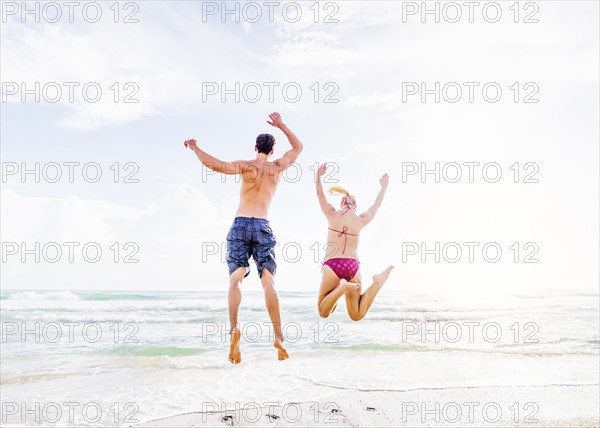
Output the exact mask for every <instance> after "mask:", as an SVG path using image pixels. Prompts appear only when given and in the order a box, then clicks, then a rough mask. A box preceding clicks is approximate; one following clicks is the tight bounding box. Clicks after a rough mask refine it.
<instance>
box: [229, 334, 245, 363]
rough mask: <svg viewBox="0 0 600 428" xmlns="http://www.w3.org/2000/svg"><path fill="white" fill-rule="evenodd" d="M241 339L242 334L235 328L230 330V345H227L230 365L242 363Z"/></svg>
mask: <svg viewBox="0 0 600 428" xmlns="http://www.w3.org/2000/svg"><path fill="white" fill-rule="evenodd" d="M241 337H242V333H240V331H239V330H238V329H237V328H235V329H233V330H231V344H230V345H229V361H231V364H239V363H241V362H242V353H241V352H240V338H241Z"/></svg>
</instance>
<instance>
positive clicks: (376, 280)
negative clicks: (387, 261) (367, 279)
mask: <svg viewBox="0 0 600 428" xmlns="http://www.w3.org/2000/svg"><path fill="white" fill-rule="evenodd" d="M392 269H394V266H391V265H390V266H388V268H387V269H386V270H384V271H383V272H381V273H378V274H377V275H373V284H376V285H378V286H380V287H381V286H382V285H383V283H384V282H385V281H387V279H388V276H390V272H391V271H392Z"/></svg>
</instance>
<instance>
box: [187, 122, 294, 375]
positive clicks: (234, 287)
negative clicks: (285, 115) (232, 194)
mask: <svg viewBox="0 0 600 428" xmlns="http://www.w3.org/2000/svg"><path fill="white" fill-rule="evenodd" d="M269 118H270V119H271V120H270V121H267V123H269V124H270V125H272V126H274V127H276V128H279V129H280V130H281V131H282V132H283V133H284V134H285V136H286V137H287V139H288V140H289V142H290V144H291V145H292V148H291V149H290V150H288V151H287V152H286V153H285V154H284V155H283V157H281V158H280V159H277V160H276V161H274V162H269V158H270V157H271V155H272V154H273V148H274V146H275V137H273V136H272V135H271V134H260V135H259V136H258V137H257V138H256V146H255V147H254V150H255V151H256V159H253V160H248V161H244V160H242V161H235V162H224V161H221V160H219V159H217V158H215V157H214V156H211V155H209V154H208V153H206V152H204V151H203V150H201V149H199V148H198V146H197V144H196V140H187V141H186V142H185V143H184V145H185V146H186V147H189V148H190V149H192V150H193V151H194V153H196V156H198V159H200V162H202V163H203V164H204V165H206V167H208V168H210V169H212V170H213V171H217V172H220V173H222V174H240V175H241V176H242V187H241V190H240V204H239V206H238V210H237V213H236V217H235V219H234V221H233V225H232V226H231V229H230V230H229V234H228V235H227V265H228V266H229V297H228V300H229V321H230V323H231V345H230V347H229V361H231V362H232V363H233V364H239V363H240V362H241V361H242V354H241V352H240V346H239V342H240V338H241V332H240V329H239V327H238V313H239V309H240V303H241V301H242V291H241V289H240V285H241V284H242V281H243V279H244V278H245V277H246V276H248V274H249V273H250V267H249V266H250V264H249V263H248V259H249V258H250V256H252V258H253V259H254V261H255V262H256V267H257V269H258V275H259V276H260V280H261V282H262V286H263V289H264V291H265V302H266V305H267V310H268V311H269V317H270V318H271V322H272V323H273V330H274V332H275V343H274V346H275V348H277V351H278V358H279V359H280V360H285V359H286V358H288V353H287V351H286V350H285V347H284V346H283V334H282V333H281V315H280V312H279V298H278V297H277V291H275V278H274V277H275V273H276V270H277V263H276V261H275V244H276V240H275V235H274V234H273V231H272V230H271V227H270V225H269V220H268V211H269V206H270V205H271V200H272V199H273V196H274V195H275V190H277V185H278V184H279V180H280V178H281V173H282V172H283V171H284V170H285V169H286V168H288V167H289V166H290V165H291V164H292V163H294V162H295V161H296V159H297V158H298V156H299V155H300V153H301V152H302V148H303V146H302V143H301V142H300V140H299V139H298V137H296V136H295V135H294V133H293V132H292V131H290V130H289V129H288V127H287V126H285V125H284V123H283V121H282V120H281V116H280V115H279V113H272V114H270V115H269Z"/></svg>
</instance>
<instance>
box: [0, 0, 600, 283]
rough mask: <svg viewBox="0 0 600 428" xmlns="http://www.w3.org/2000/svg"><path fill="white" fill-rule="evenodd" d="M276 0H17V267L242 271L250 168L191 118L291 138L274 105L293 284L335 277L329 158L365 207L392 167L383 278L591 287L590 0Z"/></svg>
mask: <svg viewBox="0 0 600 428" xmlns="http://www.w3.org/2000/svg"><path fill="white" fill-rule="evenodd" d="M275 3H276V4H273V5H271V4H270V3H269V2H239V3H227V5H226V6H224V4H223V3H222V2H193V1H181V2H166V1H138V2H120V3H117V5H118V7H114V6H113V7H112V8H111V7H109V6H110V5H111V4H113V2H111V3H110V4H109V3H99V4H97V5H94V4H92V5H89V4H88V3H85V2H82V3H80V5H79V6H78V7H76V8H75V9H74V10H69V8H68V6H67V5H65V3H64V2H56V3H54V4H55V5H57V6H53V7H49V6H46V4H45V3H35V2H31V3H30V4H29V7H31V10H32V11H33V12H30V13H25V12H26V11H23V10H21V7H22V6H21V2H2V24H1V25H2V28H1V42H0V48H1V54H0V72H1V73H0V74H1V81H2V102H1V104H0V108H1V109H2V110H1V131H0V132H1V133H0V137H1V151H0V154H1V158H2V159H1V160H2V183H1V190H2V192H1V213H0V214H1V240H2V274H1V280H2V288H3V289H68V290H190V291H219V290H221V291H224V290H226V289H227V284H228V277H227V266H226V264H225V263H224V259H225V252H224V248H225V247H224V245H225V236H226V235H227V231H228V229H229V227H230V225H231V223H232V221H233V217H234V215H235V211H236V208H237V196H238V192H239V182H236V178H235V177H233V176H228V177H225V178H224V177H221V176H218V175H214V174H212V173H211V172H210V171H208V170H206V168H204V167H202V165H201V164H200V163H199V161H198V160H197V158H196V157H195V156H194V154H193V153H192V152H191V151H189V150H187V149H185V148H184V147H183V141H184V140H186V139H189V138H195V139H197V141H198V145H199V147H201V148H202V149H203V150H205V151H207V152H209V153H211V154H213V155H215V156H217V157H218V158H220V159H223V160H236V159H250V158H253V157H254V155H255V154H254V141H255V138H256V136H257V135H258V134H260V133H264V132H271V133H273V135H275V137H276V139H277V145H276V148H275V157H277V156H278V155H281V154H283V153H284V152H285V151H286V150H287V147H289V145H288V143H287V141H286V138H285V136H284V135H283V134H282V133H281V132H280V131H279V130H277V129H275V128H272V127H271V126H270V125H268V124H267V123H266V120H267V119H268V117H267V116H268V114H269V113H271V112H273V111H278V112H280V113H281V115H282V117H283V120H284V122H285V123H286V124H287V125H288V126H289V128H290V129H292V131H294V132H295V133H296V135H298V137H299V138H300V139H301V140H302V142H303V144H304V146H305V149H304V151H303V153H302V155H301V157H300V158H299V159H298V162H297V164H296V165H295V166H294V167H292V168H290V169H289V170H288V171H287V173H286V175H285V176H284V177H283V179H282V182H281V184H280V186H279V189H278V191H277V194H276V197H275V199H274V201H273V204H272V206H271V210H270V220H271V223H272V226H273V230H274V233H275V235H276V237H277V239H278V242H279V245H278V247H277V253H276V254H277V260H278V265H279V267H278V272H277V288H278V289H279V290H282V291H307V292H310V291H315V293H316V291H317V290H318V286H319V281H320V275H321V261H322V258H323V255H324V248H325V244H326V242H325V238H326V228H327V222H326V220H325V217H324V216H323V214H322V213H321V211H320V210H319V205H318V202H317V198H316V195H315V190H314V168H315V166H316V165H318V164H319V163H322V162H328V163H329V164H330V165H331V174H330V175H329V176H328V177H327V182H326V183H325V186H326V187H328V186H331V185H334V184H336V185H342V186H345V187H347V188H348V189H349V190H350V191H351V192H352V193H353V194H354V195H356V197H357V201H358V205H359V207H358V208H359V211H360V210H361V209H364V210H366V209H367V208H368V207H369V206H370V205H371V204H372V203H373V201H374V199H375V197H376V195H377V193H378V191H379V178H380V177H381V175H382V174H384V173H388V174H389V175H390V186H389V190H388V192H387V195H386V198H385V201H384V203H383V206H382V208H381V210H380V211H379V213H378V215H377V217H376V219H375V220H374V221H373V223H371V224H370V225H369V226H368V227H367V228H366V229H365V230H364V231H363V233H362V236H361V243H360V247H359V254H360V258H361V270H362V273H363V278H365V282H367V281H368V278H370V276H371V275H373V274H375V273H377V272H379V271H381V270H383V269H384V268H385V267H387V266H388V265H390V264H393V265H394V266H395V267H396V269H395V270H394V272H393V274H392V276H391V277H390V278H391V279H390V282H389V283H388V285H386V292H390V293H394V292H399V293H401V292H403V291H417V292H419V291H422V292H424V293H429V292H443V293H453V294H456V293H458V294H464V293H484V294H485V293H493V292H496V291H498V290H503V291H506V290H508V291H511V292H526V293H535V292H536V291H538V290H542V289H548V288H556V289H596V290H597V289H598V284H599V278H598V259H599V251H598V247H599V242H598V239H599V228H598V218H599V204H598V195H599V188H598V187H599V186H598V184H599V177H598V170H599V168H598V162H599V151H598V147H599V135H598V130H599V111H598V106H599V99H598V95H599V85H598V83H599V82H598V79H599V77H598V76H599V75H600V73H599V58H598V55H599V54H598V52H599V51H600V49H599V46H598V45H599V24H598V16H599V10H598V3H597V2H592V1H569V2H560V1H540V2H519V3H517V6H518V7H516V6H514V5H513V2H498V3H494V2H480V5H479V6H477V7H475V8H474V9H472V10H470V9H469V8H468V6H466V5H465V3H464V2H454V3H447V2H428V3H427V6H426V7H427V8H428V10H424V9H423V7H424V6H423V5H424V3H421V2H400V1H398V2H354V1H353V2H327V1H323V2H313V1H310V2H275ZM36 5H37V6H36ZM35 7H37V8H38V12H36V10H35ZM224 7H228V8H229V11H233V12H231V13H227V11H225V10H223V8H224ZM98 8H99V10H98ZM235 8H237V10H238V14H237V16H236V12H235ZM270 8H271V9H270ZM436 8H437V12H436ZM258 10H260V11H261V12H260V15H259V14H257V11H258ZM428 11H429V13H428ZM270 13H271V15H270ZM436 13H438V15H439V16H436ZM70 14H71V16H70ZM296 21H297V22H296ZM436 21H437V22H436ZM36 85H38V86H36ZM84 88H85V90H84ZM98 88H99V90H100V92H98ZM36 97H37V98H38V99H36ZM27 171H30V172H29V173H27ZM436 171H437V172H436ZM331 201H332V203H334V204H337V203H339V201H338V200H335V199H334V198H333V197H332V198H331ZM36 259H37V260H36ZM251 269H252V273H251V276H250V277H248V279H247V280H246V281H245V285H244V287H245V289H247V290H260V289H261V288H260V282H259V279H258V276H257V274H256V267H255V266H254V264H253V262H252V261H251Z"/></svg>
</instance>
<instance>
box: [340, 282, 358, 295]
mask: <svg viewBox="0 0 600 428" xmlns="http://www.w3.org/2000/svg"><path fill="white" fill-rule="evenodd" d="M338 287H340V290H343V291H344V293H346V292H347V291H350V290H356V289H357V288H358V287H360V284H358V283H356V282H348V281H346V280H345V279H342V280H340V285H338Z"/></svg>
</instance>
